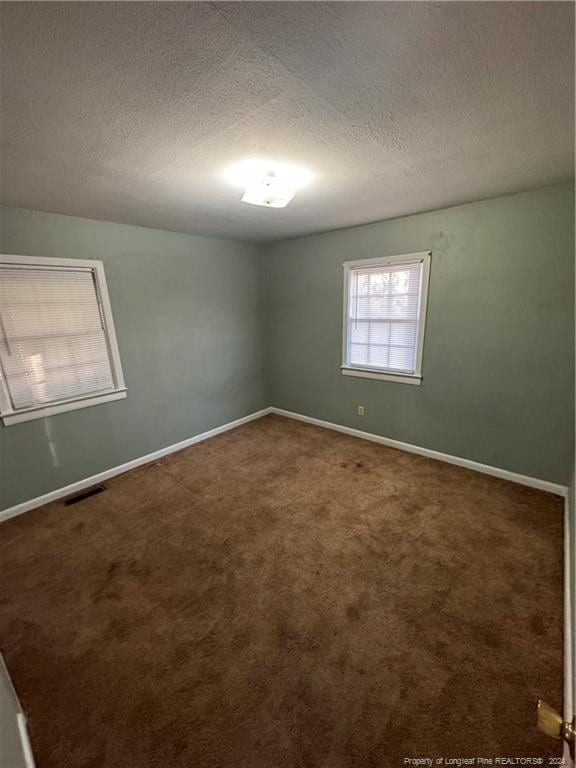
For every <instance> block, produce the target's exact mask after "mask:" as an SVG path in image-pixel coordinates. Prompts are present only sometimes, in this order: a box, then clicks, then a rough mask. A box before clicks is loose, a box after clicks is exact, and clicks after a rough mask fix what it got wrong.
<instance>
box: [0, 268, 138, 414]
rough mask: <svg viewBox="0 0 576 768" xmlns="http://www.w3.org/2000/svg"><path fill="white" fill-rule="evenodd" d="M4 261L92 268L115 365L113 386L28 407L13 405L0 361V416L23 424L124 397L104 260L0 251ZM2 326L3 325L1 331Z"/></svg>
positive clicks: (110, 357)
mask: <svg viewBox="0 0 576 768" xmlns="http://www.w3.org/2000/svg"><path fill="white" fill-rule="evenodd" d="M3 265H10V266H20V267H23V268H26V267H32V268H36V269H38V268H41V269H74V270H78V269H80V270H86V271H90V272H92V274H93V276H94V284H95V286H96V297H97V299H98V302H99V304H100V310H101V316H102V322H103V325H104V333H105V336H106V342H107V345H108V352H109V359H110V367H111V369H112V378H113V381H114V386H113V387H112V388H111V389H107V390H105V391H102V392H98V393H97V394H91V395H84V396H82V395H81V396H79V397H72V398H67V399H65V400H58V401H56V402H54V403H48V404H45V405H44V404H43V405H37V406H31V407H26V408H14V407H13V405H12V401H11V399H10V392H9V390H8V386H7V383H6V376H5V374H4V371H3V370H2V363H1V361H0V418H1V419H2V423H3V424H4V426H10V425H12V424H20V423H21V422H23V421H32V420H33V419H43V418H45V417H46V416H54V415H56V414H57V413H65V412H66V411H76V410H78V409H79V408H88V407H90V406H92V405H100V404H101V403H109V402H111V401H113V400H121V399H123V398H125V397H126V395H127V389H126V385H125V383H124V374H123V373H122V363H121V362H120V351H119V349H118V342H117V340H116V331H115V329H114V320H113V318H112V308H111V306H110V297H109V295H108V287H107V285H106V275H105V272H104V264H103V263H102V262H101V261H92V260H89V259H52V258H49V257H43V256H15V255H12V254H0V269H2V266H3ZM2 330H3V329H1V328H0V331H2Z"/></svg>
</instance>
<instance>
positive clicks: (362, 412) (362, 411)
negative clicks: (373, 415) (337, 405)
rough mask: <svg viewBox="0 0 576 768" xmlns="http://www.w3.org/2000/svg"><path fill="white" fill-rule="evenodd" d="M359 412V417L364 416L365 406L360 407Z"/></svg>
mask: <svg viewBox="0 0 576 768" xmlns="http://www.w3.org/2000/svg"><path fill="white" fill-rule="evenodd" d="M356 410H357V411H358V416H364V406H363V405H359V406H358V407H357V409H356Z"/></svg>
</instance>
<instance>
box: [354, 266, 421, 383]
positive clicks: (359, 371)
mask: <svg viewBox="0 0 576 768" xmlns="http://www.w3.org/2000/svg"><path fill="white" fill-rule="evenodd" d="M431 256H432V252H431V251H421V252H419V253H405V254H403V255H401V256H384V257H382V258H376V259H360V260H358V261H345V262H344V263H343V265H342V266H343V267H344V296H343V302H342V304H343V315H342V365H341V366H340V370H341V372H342V374H343V375H344V376H358V377H359V378H362V379H380V380H382V381H395V382H396V383H398V384H416V385H419V384H421V383H422V356H423V351H424V334H425V331H426V307H427V304H428V286H429V284H430V259H431ZM415 263H421V264H422V265H423V266H422V284H421V289H420V306H419V309H418V346H417V348H416V365H415V368H414V373H393V372H392V371H385V370H379V369H377V368H366V367H362V366H356V365H350V363H348V302H349V301H350V275H351V273H352V271H353V270H354V269H358V268H360V267H378V266H380V265H382V266H389V265H390V264H415Z"/></svg>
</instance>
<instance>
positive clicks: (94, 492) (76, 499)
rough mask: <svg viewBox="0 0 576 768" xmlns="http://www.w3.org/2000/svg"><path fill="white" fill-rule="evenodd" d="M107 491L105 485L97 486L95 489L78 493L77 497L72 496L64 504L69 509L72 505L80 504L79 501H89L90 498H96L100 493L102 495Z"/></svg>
mask: <svg viewBox="0 0 576 768" xmlns="http://www.w3.org/2000/svg"><path fill="white" fill-rule="evenodd" d="M105 490H106V486H105V485H95V486H94V487H93V488H88V490H87V491H82V493H77V494H76V496H70V498H69V499H66V501H65V502H64V504H66V506H67V507H69V506H70V505H71V504H78V502H79V501H84V499H89V498H90V496H96V495H97V494H99V493H102V491H105Z"/></svg>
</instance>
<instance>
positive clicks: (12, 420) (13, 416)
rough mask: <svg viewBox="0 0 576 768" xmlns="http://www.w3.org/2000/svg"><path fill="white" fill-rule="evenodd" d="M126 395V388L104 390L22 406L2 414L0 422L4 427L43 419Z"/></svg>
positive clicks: (118, 398) (108, 401)
mask: <svg viewBox="0 0 576 768" xmlns="http://www.w3.org/2000/svg"><path fill="white" fill-rule="evenodd" d="M126 395H127V391H126V389H116V390H114V392H106V393H104V394H102V395H90V396H88V397H79V398H75V399H71V400H65V401H62V402H60V403H54V405H41V406H37V407H35V408H25V409H24V408H23V409H22V410H20V411H12V412H7V413H3V414H2V423H3V424H4V426H5V427H9V426H11V425H12V424H21V423H22V422H23V421H33V420H34V419H44V418H46V417H47V416H55V415H56V414H58V413H66V411H77V410H78V409H80V408H89V407H90V406H92V405H100V404H101V403H110V402H112V401H113V400H122V399H123V398H125V397H126Z"/></svg>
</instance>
